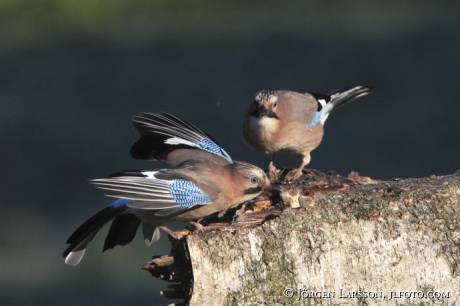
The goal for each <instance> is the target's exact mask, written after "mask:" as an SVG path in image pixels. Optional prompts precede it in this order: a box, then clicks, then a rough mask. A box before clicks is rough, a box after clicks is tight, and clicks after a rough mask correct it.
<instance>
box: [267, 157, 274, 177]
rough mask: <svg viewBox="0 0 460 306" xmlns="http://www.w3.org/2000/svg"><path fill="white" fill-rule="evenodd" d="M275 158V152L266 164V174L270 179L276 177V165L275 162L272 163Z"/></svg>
mask: <svg viewBox="0 0 460 306" xmlns="http://www.w3.org/2000/svg"><path fill="white" fill-rule="evenodd" d="M274 159H275V154H272V157H271V158H270V163H269V164H268V169H267V170H268V176H269V177H270V178H271V179H274V178H275V177H276V167H275V164H274V163H273V160H274Z"/></svg>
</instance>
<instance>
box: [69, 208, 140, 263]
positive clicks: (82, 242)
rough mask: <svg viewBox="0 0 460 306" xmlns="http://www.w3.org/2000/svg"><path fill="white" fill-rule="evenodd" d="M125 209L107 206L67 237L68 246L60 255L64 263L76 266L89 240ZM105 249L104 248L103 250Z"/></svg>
mask: <svg viewBox="0 0 460 306" xmlns="http://www.w3.org/2000/svg"><path fill="white" fill-rule="evenodd" d="M127 208H128V207H127V206H126V205H123V206H118V207H113V206H108V207H106V208H104V209H103V210H101V211H100V212H98V213H97V214H95V215H94V216H92V217H91V218H89V219H88V220H87V221H86V222H85V223H83V224H82V225H81V226H80V227H79V228H77V230H76V231H75V232H74V233H73V234H72V235H71V236H70V237H69V239H67V244H70V245H69V246H68V247H67V248H66V249H65V251H64V252H63V253H62V256H63V257H64V258H65V262H66V263H67V264H69V265H73V266H75V265H77V264H78V263H79V262H80V261H81V259H82V258H83V255H84V254H85V250H86V246H87V245H88V243H89V242H90V241H91V240H93V238H94V236H95V235H96V234H97V232H98V231H99V230H100V229H101V228H102V227H103V226H104V225H105V224H106V223H108V222H110V221H111V220H112V219H114V218H115V217H117V216H118V215H119V214H120V213H122V212H123V211H125V210H126V209H127ZM138 226H139V225H138ZM106 244H107V243H106ZM109 245H110V246H111V247H113V246H114V245H113V246H112V245H111V244H109ZM108 248H110V247H108ZM105 249H106V248H105V247H104V250H105Z"/></svg>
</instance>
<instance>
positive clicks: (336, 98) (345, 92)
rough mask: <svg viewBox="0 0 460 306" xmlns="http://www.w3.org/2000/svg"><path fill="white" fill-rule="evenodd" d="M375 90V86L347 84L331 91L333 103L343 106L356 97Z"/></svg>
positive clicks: (335, 106)
mask: <svg viewBox="0 0 460 306" xmlns="http://www.w3.org/2000/svg"><path fill="white" fill-rule="evenodd" d="M373 91H374V88H372V87H368V86H361V85H359V86H347V87H343V88H340V89H336V90H334V91H333V92H330V93H329V96H330V97H331V100H330V102H329V103H331V104H332V105H333V106H334V107H333V108H334V109H335V108H338V107H339V106H342V105H344V104H346V103H348V102H350V101H352V100H354V99H356V98H359V97H362V96H365V95H368V94H370V93H371V92H373Z"/></svg>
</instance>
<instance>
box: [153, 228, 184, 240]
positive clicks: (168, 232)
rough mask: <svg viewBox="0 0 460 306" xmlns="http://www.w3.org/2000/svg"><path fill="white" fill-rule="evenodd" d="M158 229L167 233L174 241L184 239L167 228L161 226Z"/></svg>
mask: <svg viewBox="0 0 460 306" xmlns="http://www.w3.org/2000/svg"><path fill="white" fill-rule="evenodd" d="M158 228H159V229H161V230H163V231H164V232H166V233H167V234H168V235H169V236H171V237H173V238H174V239H177V240H179V239H181V238H182V237H181V236H179V235H177V234H176V233H175V232H174V231H173V230H171V229H170V228H167V227H166V226H163V225H160V226H158Z"/></svg>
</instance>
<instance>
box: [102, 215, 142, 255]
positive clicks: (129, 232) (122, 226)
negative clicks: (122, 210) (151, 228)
mask: <svg viewBox="0 0 460 306" xmlns="http://www.w3.org/2000/svg"><path fill="white" fill-rule="evenodd" d="M139 225H141V220H140V219H138V218H137V217H136V216H134V215H131V214H126V215H118V216H116V217H115V219H113V222H112V224H111V225H110V229H109V233H108V234H107V237H106V238H105V243H104V249H103V250H102V252H105V251H106V250H109V249H113V248H114V247H115V246H117V245H121V246H123V245H127V244H128V243H130V242H131V241H133V239H134V237H136V233H137V229H138V228H139Z"/></svg>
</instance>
